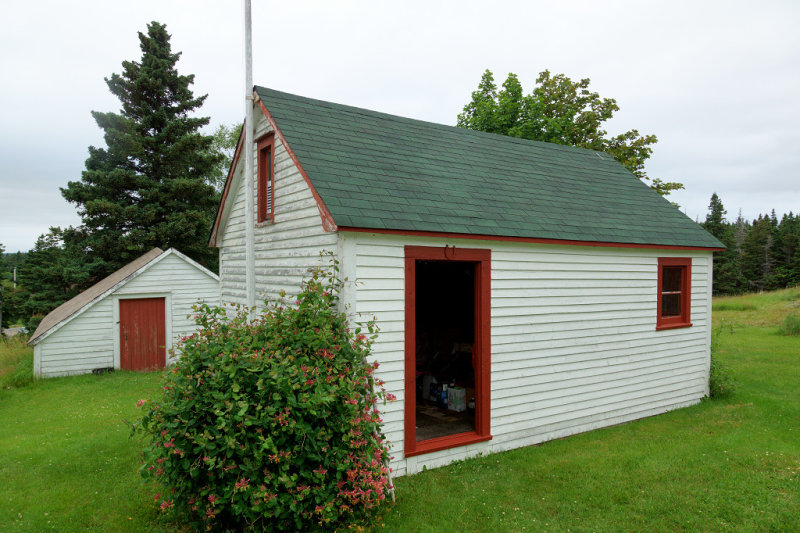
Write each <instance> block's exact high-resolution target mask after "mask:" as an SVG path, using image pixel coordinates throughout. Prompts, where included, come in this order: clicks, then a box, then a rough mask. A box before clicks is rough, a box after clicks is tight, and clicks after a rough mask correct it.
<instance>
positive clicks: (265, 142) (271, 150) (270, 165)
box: [256, 133, 275, 222]
mask: <svg viewBox="0 0 800 533" xmlns="http://www.w3.org/2000/svg"><path fill="white" fill-rule="evenodd" d="M274 159H275V136H274V135H273V134H271V133H270V134H268V135H266V136H264V137H262V138H261V139H259V140H258V209H257V210H256V211H257V221H258V222H265V221H271V220H273V219H274V217H275V161H274Z"/></svg>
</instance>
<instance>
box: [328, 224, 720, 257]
mask: <svg viewBox="0 0 800 533" xmlns="http://www.w3.org/2000/svg"><path fill="white" fill-rule="evenodd" d="M339 231H354V232H359V233H381V234H388V235H406V236H414V237H440V238H446V239H472V240H479V241H505V242H530V243H538V244H564V245H570V246H599V247H608V248H649V249H656V250H703V251H706V252H721V251H723V250H725V248H706V247H704V246H677V245H671V244H633V243H624V242H595V241H571V240H566V239H541V238H538V237H511V236H502V235H475V234H472V233H445V232H439V231H419V230H400V229H375V228H355V227H352V226H339Z"/></svg>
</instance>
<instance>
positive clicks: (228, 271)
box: [220, 113, 337, 305]
mask: <svg viewBox="0 0 800 533" xmlns="http://www.w3.org/2000/svg"><path fill="white" fill-rule="evenodd" d="M257 116H258V122H257V123H256V137H259V136H261V135H263V134H265V133H267V132H269V131H271V129H272V128H271V126H270V124H269V122H268V121H267V120H266V118H265V117H264V116H263V114H262V113H257ZM255 159H257V154H254V161H255ZM255 165H257V162H254V168H257V167H256V166H255ZM243 169H244V164H239V165H237V167H236V170H235V172H236V173H237V175H236V178H237V180H236V181H235V182H234V183H238V186H237V187H236V190H232V191H231V193H230V196H229V198H228V199H227V200H226V202H232V205H231V206H230V208H229V209H230V211H229V212H228V215H227V217H226V219H225V221H224V224H223V226H222V231H221V239H220V240H221V249H220V298H221V300H222V302H224V303H229V302H232V303H239V304H245V303H246V301H247V298H246V294H245V252H244V250H245V241H244V239H245V190H244V180H243V179H241V177H242V172H243ZM253 197H254V198H256V197H257V184H256V183H253ZM254 207H255V206H254ZM274 209H275V219H274V221H271V222H264V223H261V224H257V225H256V227H255V262H256V272H255V282H256V302H257V304H258V305H263V302H264V300H267V299H269V300H275V299H277V298H279V293H280V291H281V290H285V291H286V292H287V293H288V294H289V295H292V294H295V293H297V292H298V290H299V289H300V283H301V282H302V280H303V279H304V278H305V277H306V275H307V272H308V269H309V268H312V267H315V266H319V265H325V264H327V263H328V262H329V259H328V258H327V257H323V256H321V255H320V254H321V253H323V252H325V251H330V252H335V251H336V246H337V236H336V233H334V232H326V231H325V230H324V229H323V227H322V218H321V216H320V212H319V209H318V207H317V202H316V200H315V199H314V196H313V194H312V192H311V189H310V188H309V186H308V184H307V183H306V181H305V179H303V176H302V175H301V174H300V171H299V170H298V168H297V167H296V166H295V164H294V162H293V161H292V159H291V157H289V154H288V153H287V151H286V149H285V147H284V146H283V143H282V142H281V140H280V138H278V137H276V138H275V206H274ZM254 211H255V210H254ZM253 223H255V222H253Z"/></svg>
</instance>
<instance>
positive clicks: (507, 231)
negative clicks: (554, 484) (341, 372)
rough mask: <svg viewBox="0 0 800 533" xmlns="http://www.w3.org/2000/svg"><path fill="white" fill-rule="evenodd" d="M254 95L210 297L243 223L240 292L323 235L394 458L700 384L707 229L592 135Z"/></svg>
mask: <svg viewBox="0 0 800 533" xmlns="http://www.w3.org/2000/svg"><path fill="white" fill-rule="evenodd" d="M254 97H255V101H254V106H255V107H256V113H255V115H256V116H257V117H258V118H257V119H256V121H255V123H254V130H255V137H254V139H255V142H256V146H255V165H256V168H257V179H256V183H255V184H254V191H253V192H254V197H255V198H256V206H255V209H254V211H255V212H254V220H245V196H246V195H245V191H244V185H243V183H244V180H243V179H242V172H243V167H244V165H243V164H240V163H241V161H240V159H243V157H242V154H243V153H244V150H243V147H242V143H243V142H244V141H243V138H242V139H240V141H239V146H238V148H237V152H236V155H235V157H234V164H233V165H232V168H231V172H230V175H229V176H228V180H227V183H226V186H225V191H224V193H223V199H222V203H221V204H220V208H219V211H218V214H217V218H216V221H215V224H214V228H213V230H212V236H211V243H210V244H211V245H212V246H216V247H218V248H219V249H220V277H221V299H222V301H223V302H230V301H233V302H239V303H244V302H245V301H246V300H247V294H246V290H247V284H246V268H247V267H246V261H245V256H246V252H245V233H246V232H245V229H246V226H247V225H248V224H251V225H253V226H254V233H255V247H254V248H255V254H254V255H255V272H254V276H255V286H254V290H255V291H256V292H257V296H258V297H259V299H261V298H263V297H268V298H276V297H277V296H278V293H279V291H280V290H282V289H285V290H287V291H290V292H291V291H296V290H297V288H298V286H299V282H300V280H301V279H302V278H303V276H304V274H305V273H306V270H307V268H308V267H310V266H314V265H318V264H320V263H321V262H322V263H324V262H325V261H326V259H324V258H321V256H320V252H321V251H329V252H332V253H333V254H334V256H335V257H336V258H337V259H338V260H339V262H340V267H341V272H342V275H343V277H344V278H346V280H347V282H346V284H345V288H344V291H343V294H342V305H343V306H344V308H345V309H346V311H347V312H348V313H349V314H351V315H353V318H354V319H358V317H371V316H375V317H377V322H378V325H379V327H380V328H381V331H380V334H379V337H378V340H377V342H376V344H375V345H374V350H373V357H374V358H375V359H376V360H377V361H378V362H379V363H380V367H379V369H378V371H377V373H378V375H379V376H380V377H381V378H382V379H383V380H385V382H386V387H387V389H388V391H389V392H391V393H393V394H395V395H396V396H397V398H398V400H397V401H396V402H394V403H392V404H389V405H387V406H386V407H385V411H384V417H383V418H384V422H385V427H384V429H385V432H386V435H387V437H388V438H389V440H390V441H391V443H392V455H393V456H394V458H395V459H394V463H393V465H392V466H393V468H394V469H395V471H396V473H398V474H401V475H402V474H404V473H413V472H416V471H419V470H420V469H422V467H423V466H427V467H432V466H437V465H442V464H445V463H448V462H451V461H453V460H457V459H462V458H465V457H468V456H472V455H475V454H478V453H490V452H494V451H499V450H507V449H511V448H515V447H519V446H525V445H530V444H534V443H537V442H541V441H545V440H548V439H554V438H558V437H563V436H566V435H570V434H574V433H578V432H582V431H587V430H590V429H594V428H599V427H603V426H608V425H612V424H617V423H620V422H625V421H629V420H633V419H636V418H641V417H645V416H650V415H654V414H658V413H663V412H665V411H668V410H671V409H676V408H679V407H683V406H687V405H690V404H693V403H696V402H698V401H700V399H701V398H703V396H705V395H706V394H707V392H708V376H709V363H710V359H709V357H710V355H709V354H710V352H709V346H710V338H711V279H712V277H711V274H712V252H713V251H714V250H719V249H721V248H722V245H721V243H720V242H719V241H717V240H716V239H715V238H714V237H712V236H711V235H709V234H708V233H707V232H705V231H704V230H703V229H702V228H701V227H700V226H698V225H697V224H696V223H694V222H693V221H692V220H690V219H689V218H688V217H686V216H685V215H683V214H682V213H681V212H680V211H679V210H678V209H676V208H675V207H674V206H673V205H672V204H670V203H669V202H668V201H666V200H664V199H663V198H661V197H660V196H659V195H658V194H656V193H655V192H654V191H653V190H651V189H650V188H649V187H647V186H646V185H645V184H643V183H642V182H641V180H639V179H638V178H636V176H634V175H633V174H631V173H630V172H628V171H627V170H625V169H624V168H623V167H622V166H621V165H619V164H618V163H617V162H616V161H614V160H613V158H611V157H610V156H608V155H607V154H604V153H600V152H595V151H591V150H585V149H579V148H572V147H567V146H561V145H555V144H548V143H540V142H533V141H526V140H521V139H515V138H510V137H504V136H500V135H493V134H486V133H481V132H475V131H469V130H464V129H459V128H454V127H449V126H443V125H439V124H432V123H428V122H422V121H418V120H411V119H406V118H402V117H397V116H392V115H387V114H383V113H377V112H374V111H368V110H364V109H359V108H354V107H349V106H343V105H338V104H332V103H329V102H322V101H319V100H312V99H309V98H304V97H299V96H295V95H290V94H286V93H282V92H278V91H274V90H270V89H265V88H262V87H256V88H255V89H254ZM242 137H244V136H242ZM445 385H447V386H448V392H447V393H445V392H444V389H445ZM443 397H444V398H447V399H449V400H450V403H449V404H446V403H444V402H443V401H442V398H443Z"/></svg>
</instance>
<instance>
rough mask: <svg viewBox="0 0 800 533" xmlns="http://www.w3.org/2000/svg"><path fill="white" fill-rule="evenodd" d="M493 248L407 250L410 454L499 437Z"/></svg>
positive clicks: (407, 424)
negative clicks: (494, 407) (492, 424)
mask: <svg viewBox="0 0 800 533" xmlns="http://www.w3.org/2000/svg"><path fill="white" fill-rule="evenodd" d="M490 281H491V250H485V249H475V248H455V247H451V246H445V247H427V246H406V247H405V290H406V297H405V306H406V310H405V455H406V456H407V457H410V456H413V455H419V454H423V453H429V452H434V451H438V450H444V449H447V448H454V447H456V446H464V445H466V444H472V443H475V442H481V441H486V440H489V439H491V438H492V437H491V434H490V432H489V413H490V361H491V359H490V346H491V343H490V320H489V317H490V294H491V292H490Z"/></svg>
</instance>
